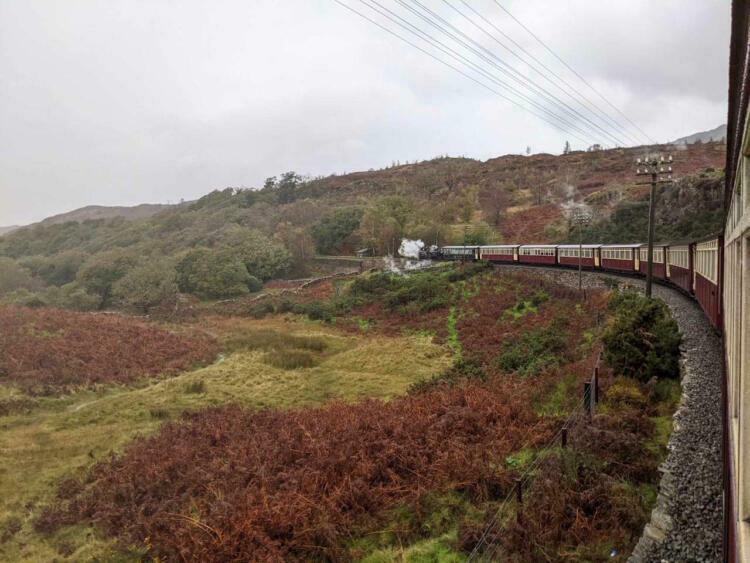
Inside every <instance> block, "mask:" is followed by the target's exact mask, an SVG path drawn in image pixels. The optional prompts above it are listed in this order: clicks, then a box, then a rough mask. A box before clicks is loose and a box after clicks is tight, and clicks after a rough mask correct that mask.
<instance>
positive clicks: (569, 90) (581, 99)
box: [443, 0, 640, 144]
mask: <svg viewBox="0 0 750 563" xmlns="http://www.w3.org/2000/svg"><path fill="white" fill-rule="evenodd" d="M460 1H461V3H462V4H463V5H464V6H466V7H467V8H468V9H469V10H470V11H471V12H472V13H474V14H475V15H476V16H477V17H478V18H480V19H481V20H482V21H483V22H484V23H486V24H487V25H489V26H490V27H491V28H492V29H493V30H494V31H495V32H497V33H498V34H500V35H501V36H502V37H504V38H505V39H507V40H508V41H510V42H511V43H512V44H513V45H515V46H516V47H517V48H518V49H519V50H520V51H521V52H523V53H524V54H525V55H526V56H527V57H529V58H530V59H531V60H532V61H533V62H534V63H536V64H537V65H539V66H540V67H541V68H542V69H543V70H544V71H545V72H541V71H540V70H539V69H537V68H536V67H535V65H534V64H532V63H530V62H529V61H527V60H524V59H523V58H522V57H521V56H519V55H518V54H517V53H516V52H515V51H514V50H513V49H511V48H510V47H508V46H507V45H505V44H504V43H503V42H502V41H500V40H499V39H498V38H497V37H495V36H494V35H493V34H492V33H490V32H489V31H487V30H486V29H484V28H483V27H482V26H480V25H479V24H477V23H476V22H475V21H474V20H472V19H471V18H470V17H469V16H467V15H466V14H465V13H464V12H462V11H461V10H459V9H458V8H456V7H455V6H454V5H453V4H451V3H450V2H449V1H448V0H443V3H445V4H446V5H447V6H448V7H450V8H451V9H452V10H454V11H455V12H456V13H458V14H459V15H460V16H462V17H463V18H464V19H466V20H467V21H468V22H469V23H471V25H473V26H474V27H476V28H477V29H479V30H480V31H481V32H482V33H484V34H485V35H487V36H488V37H489V38H490V39H492V40H493V41H494V42H495V43H497V44H498V45H500V46H501V47H502V48H503V49H505V50H507V51H508V52H509V53H510V54H511V55H513V56H514V57H515V58H517V59H518V60H519V61H521V62H522V63H524V64H525V65H528V66H529V68H531V70H533V71H534V72H535V73H536V74H538V75H539V76H541V77H542V78H544V79H545V80H546V81H547V82H549V83H550V84H552V85H554V86H555V87H556V88H558V89H559V90H560V91H561V92H564V93H565V94H566V95H568V96H570V98H571V99H574V100H576V101H577V102H578V103H579V104H580V105H581V106H582V107H584V108H586V110H587V111H590V112H591V113H592V114H593V115H595V116H597V118H598V119H600V120H602V121H606V122H608V125H607V127H609V126H613V127H614V128H615V129H616V130H617V131H618V132H619V133H620V134H622V135H624V136H626V137H627V138H628V140H629V141H630V142H631V143H634V144H638V143H639V142H640V141H638V140H637V139H636V138H635V137H633V136H632V135H631V134H630V133H629V131H628V129H627V128H626V127H624V126H623V125H622V124H621V123H619V122H618V121H616V120H615V119H613V118H612V117H610V115H609V114H608V113H607V112H606V111H604V110H602V109H601V108H600V107H599V106H597V105H596V104H595V103H594V102H592V101H591V100H589V99H588V98H587V97H586V96H585V95H584V94H583V93H582V92H580V91H579V90H578V89H577V88H576V87H575V86H573V85H572V84H570V83H569V82H568V81H567V80H565V79H564V78H563V77H561V76H560V75H558V74H557V73H556V72H555V71H553V70H552V69H550V68H549V67H548V66H547V65H545V64H544V63H543V62H542V61H540V60H539V59H538V58H536V57H535V56H534V55H533V54H532V53H529V52H528V51H527V50H526V49H525V48H524V47H523V45H521V44H519V43H518V42H517V41H515V40H514V39H513V38H512V37H510V36H509V35H508V34H506V33H505V32H503V31H502V30H501V29H500V28H499V27H497V25H495V24H494V23H492V22H491V21H490V20H489V19H487V18H486V17H485V16H484V15H482V14H481V13H479V12H478V11H477V10H476V9H475V8H473V7H472V6H471V5H469V4H467V3H466V2H465V1H464V0H460ZM550 76H551V77H552V78H555V79H556V80H557V81H555V80H553V79H552V78H550ZM560 83H562V85H563V86H565V88H564V87H563V86H561V85H560ZM574 94H575V95H574ZM576 96H577V97H576ZM592 108H593V109H592Z"/></svg>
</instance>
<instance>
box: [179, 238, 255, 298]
mask: <svg viewBox="0 0 750 563" xmlns="http://www.w3.org/2000/svg"><path fill="white" fill-rule="evenodd" d="M249 283H251V276H250V274H248V273H247V268H246V267H245V264H244V263H243V261H242V259H241V258H240V257H239V256H237V255H235V254H233V253H232V252H230V251H229V250H226V249H225V250H221V251H216V250H209V249H207V248H196V249H195V250H191V251H190V252H188V253H187V254H185V256H183V257H182V259H181V260H180V261H179V262H178V263H177V284H178V286H179V288H180V291H183V292H186V293H195V294H196V295H200V296H202V297H209V298H225V297H236V296H239V295H245V294H247V293H248V291H249V290H248V284H249Z"/></svg>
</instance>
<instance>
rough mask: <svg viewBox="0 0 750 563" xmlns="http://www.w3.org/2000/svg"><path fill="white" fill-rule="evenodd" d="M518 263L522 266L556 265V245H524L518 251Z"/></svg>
mask: <svg viewBox="0 0 750 563" xmlns="http://www.w3.org/2000/svg"><path fill="white" fill-rule="evenodd" d="M518 261H519V262H521V263H524V264H556V263H557V245H555V244H524V245H523V246H521V247H520V248H519V250H518Z"/></svg>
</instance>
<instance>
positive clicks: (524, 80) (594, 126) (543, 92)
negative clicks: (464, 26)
mask: <svg viewBox="0 0 750 563" xmlns="http://www.w3.org/2000/svg"><path fill="white" fill-rule="evenodd" d="M396 1H397V2H398V3H399V4H401V5H402V6H404V7H405V8H406V9H407V10H409V11H410V12H412V13H414V14H415V15H417V16H418V17H419V18H421V19H423V20H424V21H426V22H427V23H429V24H430V25H432V26H433V27H435V28H437V29H439V30H440V31H441V32H442V33H444V34H446V35H448V36H449V37H451V38H452V39H453V40H454V41H456V42H457V43H459V44H461V45H462V46H463V47H464V48H466V49H467V50H470V51H471V52H473V53H474V54H476V55H477V56H479V57H480V58H482V59H483V60H487V58H486V57H485V56H484V55H482V54H481V53H479V52H477V51H476V49H474V48H472V47H469V46H467V45H466V43H465V42H464V41H462V40H460V39H458V38H456V36H455V35H453V34H452V33H450V32H448V31H446V29H445V28H444V27H443V25H444V26H446V27H448V28H449V29H451V30H452V31H453V32H455V33H457V34H458V35H460V36H461V37H463V38H464V39H466V40H467V41H469V42H470V43H472V44H473V45H475V46H476V47H477V48H478V49H479V50H481V51H483V52H485V53H487V54H488V55H489V56H490V57H491V58H492V59H494V61H497V63H499V64H500V65H502V67H503V68H507V69H508V70H509V72H511V73H512V74H513V76H512V77H511V78H513V80H515V81H517V82H519V83H520V84H522V85H523V86H524V87H525V88H528V89H529V90H531V91H533V92H535V93H536V94H538V95H540V96H541V97H543V98H544V97H548V98H550V99H552V100H554V101H555V102H556V104H557V105H559V106H560V108H561V110H562V111H563V112H565V113H566V114H567V115H568V116H570V117H572V118H573V119H577V120H581V121H583V122H585V123H586V124H588V125H587V127H588V128H589V129H590V130H592V131H594V132H595V134H596V135H604V136H605V137H607V138H609V139H610V141H611V142H612V143H613V144H614V145H620V146H624V145H625V144H626V143H624V142H623V141H622V140H621V139H620V138H618V137H617V133H614V134H613V133H612V132H610V131H608V130H606V129H604V128H603V127H601V126H600V125H599V124H598V123H595V122H593V121H591V120H590V119H589V118H588V117H586V116H585V115H583V114H581V113H580V112H579V111H578V110H576V109H575V108H573V107H571V106H570V105H568V104H567V103H566V102H565V101H563V100H561V99H560V98H559V97H557V96H556V95H555V94H553V93H552V92H550V91H549V90H547V89H546V88H544V87H543V86H541V85H540V84H538V83H537V82H535V81H534V80H532V79H531V78H529V77H527V76H524V75H523V74H521V73H520V72H518V71H517V70H516V69H515V68H513V67H512V66H510V65H508V64H507V63H506V62H505V61H503V60H502V59H501V58H499V57H498V56H497V55H496V54H495V53H493V52H492V51H490V50H488V49H487V48H486V47H484V46H483V45H481V44H480V43H478V42H477V41H475V40H474V39H472V38H471V37H469V36H468V35H466V34H465V33H464V32H462V31H461V30H460V29H458V28H456V27H455V26H453V25H452V24H451V23H450V22H448V21H447V20H445V19H444V18H442V17H441V16H440V15H439V14H437V13H436V12H434V11H433V10H431V9H430V8H428V7H427V6H425V5H423V4H422V3H421V2H419V1H418V0H411V2H412V3H413V4H416V5H417V6H419V7H420V8H421V9H422V10H424V11H425V12H426V13H428V14H430V15H431V16H432V17H433V18H435V19H437V20H438V21H439V22H441V24H442V25H441V24H438V23H436V22H434V21H432V20H431V19H430V18H428V17H426V16H425V15H423V14H421V13H419V12H418V11H416V10H415V9H414V8H412V7H410V6H408V5H407V4H406V3H405V2H404V0H396ZM444 1H445V0H444ZM454 9H455V8H454ZM459 13H460V12H459ZM461 15H463V16H464V17H466V18H467V19H469V18H468V17H467V16H465V15H464V14H461ZM469 21H471V20H470V19H469ZM471 23H474V22H471ZM474 25H476V24H474ZM480 29H481V28H480ZM501 45H502V44H501ZM503 47H505V46H504V45H503ZM505 48H506V49H507V47H505ZM510 52H511V53H512V54H513V55H515V53H513V52H512V51H510ZM515 56H517V55H515ZM519 60H520V61H521V62H523V63H524V64H528V63H526V61H524V60H523V59H520V58H519ZM494 61H488V62H489V63H490V64H492V65H493V66H495V67H497V63H495V62H494ZM503 72H505V71H504V70H503ZM529 84H531V85H532V87H530V86H529ZM553 84H554V83H553ZM579 103H580V102H579ZM584 111H588V110H584ZM607 127H608V126H607Z"/></svg>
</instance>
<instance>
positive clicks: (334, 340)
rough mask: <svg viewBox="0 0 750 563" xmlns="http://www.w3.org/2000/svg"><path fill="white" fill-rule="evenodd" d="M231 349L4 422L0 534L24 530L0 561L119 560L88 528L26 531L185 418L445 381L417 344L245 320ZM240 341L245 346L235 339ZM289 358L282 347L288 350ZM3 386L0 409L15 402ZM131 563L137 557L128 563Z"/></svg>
mask: <svg viewBox="0 0 750 563" xmlns="http://www.w3.org/2000/svg"><path fill="white" fill-rule="evenodd" d="M241 322H242V323H246V324H243V325H240V326H238V327H237V329H236V330H235V334H234V336H232V337H231V338H230V340H229V342H230V349H231V350H232V351H231V352H229V353H228V354H227V355H226V356H225V357H222V358H221V359H220V360H218V361H217V362H216V363H214V364H212V365H210V366H207V367H204V368H201V369H197V370H195V371H191V372H186V373H183V374H180V375H178V376H176V377H171V378H168V379H161V380H150V381H142V382H139V384H138V385H135V386H131V387H115V386H112V387H106V388H100V389H98V390H87V391H80V392H77V393H74V394H71V395H65V396H62V397H59V398H54V397H42V398H38V399H36V402H35V403H34V405H33V406H32V407H31V408H29V409H28V410H20V411H19V412H13V413H12V414H9V415H7V416H0V429H2V431H1V432H0V525H3V524H4V523H5V522H7V521H9V522H11V523H12V522H13V520H12V519H14V518H15V519H20V521H21V522H22V524H23V525H22V528H21V530H20V531H19V532H18V533H16V534H15V535H14V536H13V537H12V538H11V539H9V540H7V541H6V542H1V543H0V560H8V561H51V560H53V559H56V558H57V559H58V560H61V561H62V560H66V557H65V556H63V555H62V554H61V552H62V553H68V552H69V547H70V546H72V549H73V551H72V553H71V554H70V555H69V556H68V560H74V561H79V560H90V559H91V558H92V557H96V558H98V559H99V560H106V561H110V560H117V557H120V555H118V553H119V552H118V551H117V550H115V548H114V547H113V544H112V543H111V542H110V541H108V540H103V539H99V538H97V537H96V535H91V534H93V531H92V530H91V529H90V528H88V527H86V526H75V527H72V528H65V529H64V530H62V531H61V532H59V533H58V534H55V535H54V536H53V537H51V538H49V539H44V538H42V537H41V536H39V535H37V534H36V533H34V532H33V531H32V529H31V520H32V519H33V517H34V516H35V515H36V514H37V513H38V509H39V508H40V507H41V506H43V505H45V504H47V503H49V502H50V501H52V500H53V498H54V494H55V489H56V484H57V483H58V482H59V481H60V480H61V479H62V478H65V477H67V476H72V475H77V474H79V473H80V472H81V471H83V470H85V469H86V468H88V467H90V466H91V465H92V464H93V463H95V462H96V461H97V460H101V459H104V458H106V456H107V455H108V454H109V453H110V452H112V451H114V452H119V451H122V449H123V448H124V447H125V446H126V445H127V443H128V442H129V441H130V440H131V439H132V438H134V437H135V436H137V435H148V434H151V433H153V432H154V431H156V430H157V429H158V428H159V426H160V425H161V424H163V422H164V421H165V420H168V419H175V418H177V417H178V416H179V415H180V413H182V412H183V411H185V410H191V409H199V408H202V407H207V406H213V405H221V404H226V403H239V404H242V405H245V406H247V407H251V408H267V407H278V408H290V407H298V406H314V405H320V404H322V403H324V402H326V401H329V400H331V399H340V400H344V401H354V400H357V399H359V398H361V397H376V398H380V399H386V400H387V399H389V398H392V397H394V396H397V395H401V394H404V393H405V392H406V390H407V388H408V387H409V385H410V384H411V383H412V382H414V381H416V380H417V379H419V378H428V377H430V376H432V375H434V374H436V373H440V372H442V371H443V370H444V369H446V368H447V367H448V366H449V365H450V363H451V358H450V355H449V354H447V353H446V352H445V350H444V349H443V348H441V347H439V346H437V345H435V344H433V343H432V342H431V339H430V338H425V337H420V336H405V337H397V338H393V337H383V336H372V335H368V336H349V335H347V336H343V335H340V334H338V333H336V332H334V331H333V330H332V329H330V328H326V327H324V326H322V325H319V324H316V323H289V322H284V321H282V320H279V319H270V320H269V319H265V320H262V321H252V320H242V321H241ZM240 336H241V337H240ZM284 343H287V344H288V343H292V345H293V348H292V350H297V351H303V352H305V353H308V354H315V355H316V356H317V357H318V359H319V363H318V365H314V366H312V367H293V366H288V365H285V366H284V367H282V368H279V367H275V366H273V365H269V364H268V363H267V361H266V360H267V358H266V356H267V354H269V353H270V352H273V350H282V349H284V348H283V346H284V345H285V344H284ZM287 350H288V348H287ZM19 397H20V396H19V393H18V391H16V390H14V389H11V388H8V387H4V386H0V401H4V400H10V399H19ZM133 557H134V558H135V559H137V557H135V556H133Z"/></svg>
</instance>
